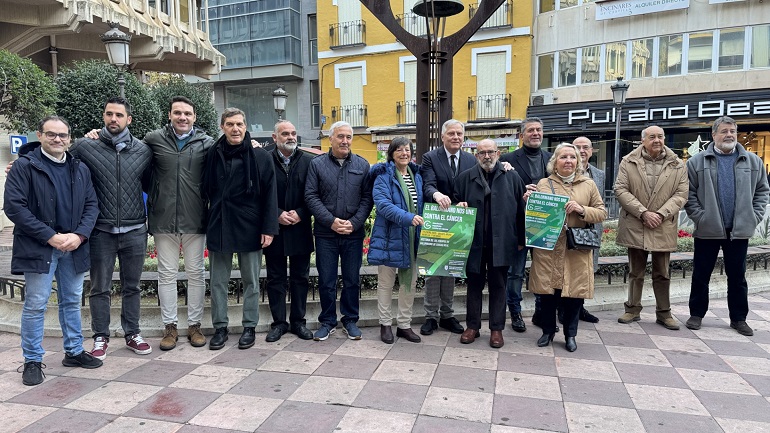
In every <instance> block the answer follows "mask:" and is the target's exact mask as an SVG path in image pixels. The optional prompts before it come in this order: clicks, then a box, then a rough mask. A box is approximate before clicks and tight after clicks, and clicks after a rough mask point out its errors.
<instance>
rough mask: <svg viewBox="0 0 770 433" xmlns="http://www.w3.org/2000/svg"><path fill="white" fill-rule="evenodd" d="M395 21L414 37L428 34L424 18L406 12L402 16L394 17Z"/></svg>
mask: <svg viewBox="0 0 770 433" xmlns="http://www.w3.org/2000/svg"><path fill="white" fill-rule="evenodd" d="M396 21H398V23H399V24H401V27H403V28H404V30H406V31H407V32H409V33H411V34H413V35H415V36H425V35H427V34H428V30H427V27H426V26H425V17H421V16H419V15H417V14H414V13H412V12H407V13H405V14H402V15H396Z"/></svg>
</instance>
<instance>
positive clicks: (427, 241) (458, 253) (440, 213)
mask: <svg viewBox="0 0 770 433" xmlns="http://www.w3.org/2000/svg"><path fill="white" fill-rule="evenodd" d="M422 217H423V219H424V220H425V224H424V225H423V227H422V232H421V234H420V245H419V248H418V250H417V272H419V273H420V275H425V276H447V277H459V278H465V263H466V262H467V261H468V253H469V252H470V248H471V244H472V243H473V230H474V227H475V225H476V209H475V208H472V207H469V208H464V207H459V206H450V207H449V209H446V210H444V209H441V207H439V206H438V205H437V204H434V203H426V204H425V210H424V211H423V214H422Z"/></svg>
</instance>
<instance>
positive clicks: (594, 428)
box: [0, 293, 770, 433]
mask: <svg viewBox="0 0 770 433" xmlns="http://www.w3.org/2000/svg"><path fill="white" fill-rule="evenodd" d="M750 306H751V308H752V312H751V313H750V316H749V318H748V323H749V324H750V325H751V326H752V327H753V328H754V329H755V334H754V336H753V337H744V336H741V335H739V334H738V333H736V332H735V331H734V330H732V329H730V327H729V318H728V312H727V303H726V300H725V299H717V300H712V301H711V310H710V311H709V313H708V315H707V317H706V318H705V319H704V321H703V328H702V329H701V330H699V331H690V330H688V329H686V328H685V327H684V322H685V321H686V320H687V318H688V309H687V306H686V305H684V304H677V305H675V306H674V307H673V312H674V314H675V317H676V318H677V319H678V320H679V321H680V322H682V329H681V330H680V331H669V330H667V329H664V328H663V327H661V326H660V325H656V324H655V323H654V322H655V314H654V311H653V309H651V308H647V309H645V311H643V313H642V321H640V322H635V323H632V324H629V325H623V324H619V323H617V317H618V316H619V315H620V314H621V312H620V311H602V312H598V313H597V315H598V316H599V317H600V318H601V321H600V322H599V323H597V324H596V325H593V324H589V323H585V322H581V323H580V329H579V331H578V337H577V341H578V350H577V351H576V352H574V353H569V352H567V351H566V350H565V349H564V337H563V336H557V337H556V339H555V340H554V343H553V346H549V347H545V348H539V347H537V345H536V344H535V341H536V340H537V338H538V337H539V336H540V330H539V328H536V327H534V326H533V325H529V324H528V327H527V332H526V333H523V334H516V333H514V332H513V331H512V330H511V329H510V327H509V328H508V329H506V330H505V332H504V336H505V346H504V347H503V348H502V349H499V350H496V349H492V348H490V347H489V345H488V338H489V331H488V330H486V329H482V337H481V338H480V339H478V340H477V341H476V342H475V343H474V344H470V345H463V344H460V342H459V336H457V335H454V334H449V333H448V332H446V331H443V330H440V331H438V332H436V333H434V335H431V336H429V337H423V342H422V343H419V344H414V343H409V342H407V341H404V340H401V339H399V340H397V341H396V343H395V344H393V345H386V344H383V343H381V342H380V340H379V329H378V328H364V329H363V333H364V338H363V339H362V340H360V341H351V340H347V339H346V338H345V335H344V334H343V333H342V332H337V333H336V334H334V335H333V336H332V337H330V338H329V340H327V341H324V342H314V341H303V340H299V339H297V338H296V337H295V336H293V335H291V334H287V335H285V336H284V337H283V338H282V339H281V340H280V341H279V342H277V343H266V342H265V341H264V336H265V334H258V335H257V337H258V341H257V343H256V344H255V345H254V347H253V348H251V349H247V350H239V349H238V348H237V339H238V336H237V335H231V336H230V340H229V341H228V342H227V345H226V346H225V348H224V349H222V350H219V351H211V350H208V348H207V347H203V348H193V347H192V346H190V345H189V344H188V343H187V341H186V340H183V339H180V341H179V344H178V346H177V348H176V349H174V350H171V351H168V352H162V351H160V350H159V349H158V343H159V339H150V343H151V344H152V345H153V348H154V350H153V353H152V354H150V355H147V356H139V355H135V354H134V353H133V352H130V351H129V350H127V349H126V348H125V347H124V346H123V345H122V344H119V343H121V341H120V340H119V339H116V338H113V340H112V342H111V343H112V344H111V345H110V347H109V352H108V356H107V359H106V360H105V363H104V366H103V367H102V368H99V369H96V370H84V369H77V368H75V369H72V368H67V367H63V366H62V365H61V359H62V357H63V354H62V353H61V339H60V338H46V339H45V342H44V346H45V348H46V350H47V354H46V357H45V359H44V362H45V364H47V368H46V369H45V370H44V371H45V373H46V376H47V377H46V380H45V382H44V383H43V384H41V385H38V386H36V387H27V386H24V385H22V383H21V374H19V373H17V372H16V369H17V368H18V367H19V366H20V365H21V363H22V356H21V349H20V347H19V336H18V335H14V334H9V333H0V402H2V404H0V420H2V421H1V422H0V432H41V433H42V432H45V433H49V432H65V431H73V432H74V431H76V432H80V433H85V432H180V433H192V432H201V433H203V432H207V433H210V432H211V433H213V432H234V431H249V432H260V433H267V432H270V433H284V432H287V433H288V432H302V433H315V432H318V433H327V432H328V433H332V432H335V433H336V432H356V433H370V432H371V433H376V432H385V433H398V432H415V433H417V432H419V433H429V432H442V433H444V432H463V433H475V432H485V433H524V432H535V431H537V432H543V431H546V432H581V433H582V432H590V433H603V432H608V433H610V432H611V433H616V432H623V433H635V432H655V433H658V432H660V433H663V432H677V433H680V432H699V433H710V432H727V433H733V432H735V433H738V432H741V433H746V432H757V433H759V432H763V433H764V432H769V431H770V293H763V294H758V295H751V296H750ZM484 326H485V327H486V323H485V324H484ZM87 343H88V344H89V345H90V341H88V340H87ZM87 348H90V346H89V347H87Z"/></svg>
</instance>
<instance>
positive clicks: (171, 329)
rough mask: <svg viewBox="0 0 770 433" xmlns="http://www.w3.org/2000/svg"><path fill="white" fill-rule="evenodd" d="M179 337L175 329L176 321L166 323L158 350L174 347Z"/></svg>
mask: <svg viewBox="0 0 770 433" xmlns="http://www.w3.org/2000/svg"><path fill="white" fill-rule="evenodd" d="M178 339H179V333H178V332H177V330H176V323H167V324H166V329H165V330H163V339H162V340H160V350H171V349H173V348H175V347H176V342H177V340H178Z"/></svg>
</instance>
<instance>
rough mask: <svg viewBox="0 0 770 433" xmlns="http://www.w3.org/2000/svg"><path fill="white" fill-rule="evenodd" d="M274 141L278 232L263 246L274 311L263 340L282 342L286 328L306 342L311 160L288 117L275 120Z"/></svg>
mask: <svg viewBox="0 0 770 433" xmlns="http://www.w3.org/2000/svg"><path fill="white" fill-rule="evenodd" d="M273 140H275V149H273V150H271V151H270V156H271V157H272V158H271V159H272V160H273V166H274V168H275V179H276V189H277V193H278V224H279V227H280V230H279V232H278V236H276V237H275V238H274V239H273V243H272V244H270V246H269V247H267V248H266V249H265V265H266V266H267V283H266V284H265V289H266V290H267V299H268V301H269V303H270V312H271V313H272V315H273V323H272V324H271V325H270V332H268V333H267V336H265V341H267V342H274V341H278V340H279V339H280V338H281V336H282V335H283V334H285V333H286V332H287V331H291V332H292V333H293V334H295V335H297V336H298V337H299V338H301V339H303V340H310V339H312V338H313V333H312V332H310V330H308V329H307V327H306V326H305V308H306V306H307V292H308V289H309V286H310V281H309V280H310V253H312V252H313V229H312V226H311V224H310V210H309V209H308V208H307V204H306V203H305V180H306V179H307V170H308V167H310V161H312V160H313V158H312V157H311V156H310V155H308V154H307V153H305V152H303V151H302V150H300V149H299V148H298V147H297V129H296V128H295V127H294V125H292V124H291V122H289V121H288V120H281V121H280V122H278V123H276V125H275V132H273ZM287 259H288V261H289V266H290V269H289V273H290V277H289V278H288V280H289V281H288V285H289V293H290V295H291V313H290V315H289V322H287V321H286V283H287V281H286V280H287V275H286V261H287Z"/></svg>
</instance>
